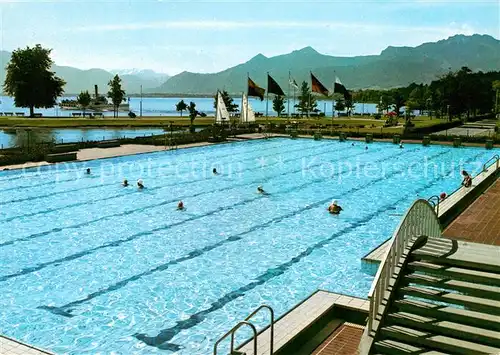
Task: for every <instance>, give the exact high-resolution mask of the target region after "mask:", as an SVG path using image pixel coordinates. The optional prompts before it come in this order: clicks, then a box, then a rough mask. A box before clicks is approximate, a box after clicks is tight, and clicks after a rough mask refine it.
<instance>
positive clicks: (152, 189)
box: [0, 145, 347, 246]
mask: <svg viewBox="0 0 500 355" xmlns="http://www.w3.org/2000/svg"><path fill="white" fill-rule="evenodd" d="M328 146H330V145H328ZM323 150H324V149H321V151H320V153H319V154H318V153H315V154H310V155H307V156H303V157H301V158H296V159H290V160H288V161H287V162H293V161H296V160H299V159H303V158H307V157H311V156H321V155H324V154H328V153H330V151H326V152H323ZM344 150H347V149H341V150H339V151H344ZM269 156H272V154H271V155H269ZM252 159H253V158H249V159H245V160H242V161H246V160H252ZM255 159H257V158H255ZM242 161H240V163H241V162H242ZM278 164H280V162H275V163H273V164H269V165H268V167H270V166H274V165H278ZM258 169H261V167H253V168H246V169H243V170H241V171H240V172H239V173H244V172H248V171H253V170H258ZM173 175H175V174H166V175H157V177H158V178H167V177H170V176H173ZM223 177H224V176H221V178H223ZM211 178H212V176H210V177H206V178H202V179H197V180H190V181H185V182H179V181H176V182H174V183H172V184H167V185H161V186H156V187H149V188H148V191H156V190H162V189H165V188H167V187H171V186H178V185H183V186H184V185H188V184H194V183H198V182H201V181H206V180H209V179H211ZM105 186H117V182H113V183H109V184H101V185H94V186H90V187H87V188H98V187H105ZM83 189H86V188H83ZM75 191H76V190H65V191H60V192H57V193H65V192H68V193H71V192H75ZM139 192H142V191H135V192H133V193H139ZM128 194H129V193H123V194H117V195H113V196H110V197H106V198H102V199H96V200H90V201H89V200H86V201H81V202H77V203H74V204H70V205H66V206H63V207H58V208H52V209H47V210H43V211H38V212H33V213H28V214H24V215H17V216H13V217H8V218H6V219H3V220H0V223H2V222H10V221H12V220H15V219H18V218H23V217H32V216H35V215H37V214H45V213H50V212H54V211H60V210H63V209H66V208H72V207H77V206H82V205H85V204H88V203H95V202H100V201H106V200H109V199H112V198H118V197H122V196H127V195H128ZM50 196H52V194H51V195H46V196H41V197H50ZM23 199H24V200H32V199H33V198H23ZM14 202H23V201H19V200H18V201H14ZM0 205H1V203H0ZM0 246H1V245H0Z"/></svg>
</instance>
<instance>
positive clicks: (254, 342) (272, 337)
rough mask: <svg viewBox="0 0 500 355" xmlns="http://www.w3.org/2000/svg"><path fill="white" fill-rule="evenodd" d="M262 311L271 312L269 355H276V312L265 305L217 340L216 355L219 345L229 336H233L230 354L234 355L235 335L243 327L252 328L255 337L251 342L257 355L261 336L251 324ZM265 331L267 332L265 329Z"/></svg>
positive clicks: (215, 345) (215, 354)
mask: <svg viewBox="0 0 500 355" xmlns="http://www.w3.org/2000/svg"><path fill="white" fill-rule="evenodd" d="M261 309H267V310H268V311H269V317H270V321H271V323H270V325H269V327H270V340H269V354H271V355H272V354H273V353H274V310H273V309H272V308H271V306H268V305H267V304H263V305H261V306H259V307H258V308H257V309H256V310H254V311H253V312H252V313H250V314H249V315H248V316H247V317H246V318H245V320H244V321H242V322H239V323H238V324H236V325H235V326H234V327H233V328H231V330H229V331H228V332H227V333H226V334H224V335H223V336H222V337H221V338H220V339H219V340H217V342H215V344H214V355H217V347H218V346H219V344H220V343H221V342H222V341H223V340H224V339H226V338H227V337H228V336H229V335H231V352H230V354H233V352H234V351H235V349H234V334H235V333H236V331H237V330H238V329H240V328H241V327H242V326H243V325H247V326H249V327H251V328H252V332H253V337H252V338H251V339H250V340H251V341H252V342H253V353H254V355H256V354H257V336H258V335H259V332H257V328H256V327H255V325H253V324H252V323H251V322H250V319H251V318H253V316H255V315H256V314H257V313H259V311H260V310H261ZM263 330H265V328H264V329H263ZM263 330H262V331H263Z"/></svg>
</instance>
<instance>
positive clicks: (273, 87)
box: [267, 74, 285, 96]
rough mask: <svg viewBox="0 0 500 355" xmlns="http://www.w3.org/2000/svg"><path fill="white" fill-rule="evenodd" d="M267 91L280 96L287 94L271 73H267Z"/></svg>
mask: <svg viewBox="0 0 500 355" xmlns="http://www.w3.org/2000/svg"><path fill="white" fill-rule="evenodd" d="M267 92H268V93H269V94H275V95H278V96H285V93H284V92H283V90H282V89H281V87H280V86H279V85H278V83H277V82H276V80H274V79H273V78H272V77H271V75H269V74H267Z"/></svg>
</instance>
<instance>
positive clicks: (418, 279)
mask: <svg viewBox="0 0 500 355" xmlns="http://www.w3.org/2000/svg"><path fill="white" fill-rule="evenodd" d="M404 280H405V281H407V282H408V283H413V284H418V285H424V286H432V287H438V288H443V289H447V290H454V291H459V292H462V293H465V294H467V295H469V296H476V297H481V298H489V299H492V300H496V301H500V287H496V286H488V285H482V284H477V283H472V282H466V281H459V280H453V279H449V278H443V277H437V276H430V275H424V274H409V275H406V276H405V278H404Z"/></svg>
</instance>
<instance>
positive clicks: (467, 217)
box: [443, 179, 500, 246]
mask: <svg viewBox="0 0 500 355" xmlns="http://www.w3.org/2000/svg"><path fill="white" fill-rule="evenodd" d="M443 235H444V236H445V237H447V238H454V239H459V240H464V241H470V242H474V243H482V244H490V245H498V246H500V179H497V181H496V182H495V183H494V184H493V185H492V186H490V188H489V189H488V190H486V191H485V193H484V194H482V195H481V196H480V197H479V198H478V199H477V200H476V201H474V203H472V204H471V205H470V206H469V207H468V208H467V209H466V210H465V211H464V212H463V213H462V214H461V215H460V216H459V217H458V218H457V219H455V221H453V222H452V223H451V224H450V225H449V226H448V228H446V230H445V231H444V233H443Z"/></svg>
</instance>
